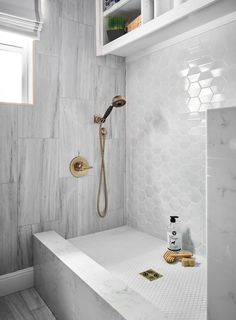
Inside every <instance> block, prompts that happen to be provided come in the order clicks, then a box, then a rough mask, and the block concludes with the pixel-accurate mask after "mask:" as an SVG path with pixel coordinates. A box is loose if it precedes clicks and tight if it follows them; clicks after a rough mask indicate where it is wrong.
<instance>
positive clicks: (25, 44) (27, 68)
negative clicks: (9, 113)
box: [0, 38, 33, 105]
mask: <svg viewBox="0 0 236 320" xmlns="http://www.w3.org/2000/svg"><path fill="white" fill-rule="evenodd" d="M22 39H23V40H22ZM22 39H21V38H19V39H17V38H16V39H14V38H12V39H11V38H9V39H4V38H3V39H1V38H0V50H5V51H8V52H18V53H20V54H21V55H22V75H21V78H22V101H19V102H12V101H7V102H6V101H1V100H0V104H1V103H3V104H6V103H7V104H8V103H9V104H30V105H31V104H33V40H32V39H26V38H22ZM2 40H3V41H2Z"/></svg>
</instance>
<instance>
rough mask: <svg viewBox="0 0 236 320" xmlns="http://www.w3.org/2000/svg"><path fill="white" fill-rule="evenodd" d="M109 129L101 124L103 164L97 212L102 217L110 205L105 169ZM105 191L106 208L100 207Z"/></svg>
mask: <svg viewBox="0 0 236 320" xmlns="http://www.w3.org/2000/svg"><path fill="white" fill-rule="evenodd" d="M106 135H107V130H106V128H103V127H102V124H100V126H99V141H100V152H101V165H100V177H99V187H98V195H97V213H98V215H99V216H100V217H101V218H104V217H105V216H106V214H107V207H108V193H107V180H106V171H105V159H104V153H105V142H106ZM102 187H103V191H104V208H103V209H101V208H100V200H101V191H102Z"/></svg>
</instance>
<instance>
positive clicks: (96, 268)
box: [34, 232, 166, 320]
mask: <svg viewBox="0 0 236 320" xmlns="http://www.w3.org/2000/svg"><path fill="white" fill-rule="evenodd" d="M34 253H35V256H34V257H35V259H34V265H35V286H36V289H37V290H38V292H39V293H40V294H41V295H42V296H43V297H44V299H45V300H46V302H47V304H48V305H49V307H50V308H51V310H52V311H53V312H54V313H55V316H56V318H57V319H59V320H76V319H78V317H79V318H80V319H81V320H92V319H95V318H96V319H97V320H110V319H114V320H121V319H127V320H156V319H159V320H164V319H166V317H165V315H163V313H162V312H161V311H160V310H158V309H157V308H156V307H154V305H152V304H151V303H149V302H148V301H147V300H145V299H144V298H143V297H141V296H140V295H139V294H138V293H136V292H135V291H133V290H132V289H130V288H129V287H128V286H127V285H126V284H125V283H124V282H123V281H121V280H120V279H119V278H116V277H114V276H113V275H112V274H110V273H109V272H108V271H107V270H106V269H104V268H103V267H102V266H101V265H99V264H98V263H96V262H95V261H94V260H92V259H91V258H89V257H88V256H87V255H86V254H85V253H83V252H82V251H80V250H78V249H77V248H76V247H75V246H73V245H72V244H70V243H69V242H68V241H66V240H64V239H62V238H61V237H60V236H59V235H57V234H56V233H55V232H44V233H40V234H36V235H35V236H34ZM78 261H79V263H78ZM91 306H92V308H91Z"/></svg>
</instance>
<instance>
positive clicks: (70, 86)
mask: <svg viewBox="0 0 236 320" xmlns="http://www.w3.org/2000/svg"><path fill="white" fill-rule="evenodd" d="M78 39H79V35H78V24H77V23H76V22H74V21H70V20H66V19H62V38H61V52H60V97H66V98H75V97H76V82H77V64H78Z"/></svg>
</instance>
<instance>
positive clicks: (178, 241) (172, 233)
mask: <svg viewBox="0 0 236 320" xmlns="http://www.w3.org/2000/svg"><path fill="white" fill-rule="evenodd" d="M178 218H179V217H178V216H170V226H169V229H168V231H167V248H168V250H171V251H180V250H181V249H182V235H181V232H180V230H179V228H178V224H177V222H176V219H178Z"/></svg>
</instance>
